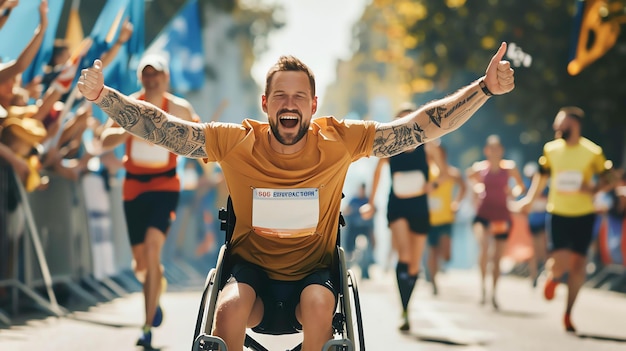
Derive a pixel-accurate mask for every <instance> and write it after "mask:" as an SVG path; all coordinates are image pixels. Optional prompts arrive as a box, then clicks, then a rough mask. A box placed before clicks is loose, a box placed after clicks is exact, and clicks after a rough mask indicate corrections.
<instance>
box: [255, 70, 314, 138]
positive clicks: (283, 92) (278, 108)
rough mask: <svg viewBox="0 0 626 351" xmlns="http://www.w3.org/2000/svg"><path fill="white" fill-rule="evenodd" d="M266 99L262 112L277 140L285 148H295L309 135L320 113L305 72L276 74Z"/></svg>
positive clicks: (263, 102) (262, 102) (263, 99)
mask: <svg viewBox="0 0 626 351" xmlns="http://www.w3.org/2000/svg"><path fill="white" fill-rule="evenodd" d="M268 94H269V95H267V96H265V95H264V96H263V97H262V99H261V105H262V108H263V112H265V113H267V119H268V122H269V124H270V128H271V130H272V134H273V135H274V137H275V138H276V139H277V140H278V141H279V142H280V143H281V144H283V145H294V144H296V143H297V142H298V141H300V140H302V138H303V137H304V136H305V135H306V132H307V130H308V129H309V126H310V124H311V118H312V117H313V114H314V113H315V111H316V110H317V97H315V96H312V95H311V85H310V83H309V78H308V77H307V75H306V73H304V72H300V71H280V72H276V73H275V74H274V77H273V78H272V83H271V86H270V87H269V90H268Z"/></svg>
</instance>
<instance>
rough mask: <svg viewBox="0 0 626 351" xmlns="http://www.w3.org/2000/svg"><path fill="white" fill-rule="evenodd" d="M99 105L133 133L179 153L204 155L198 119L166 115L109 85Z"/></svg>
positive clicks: (202, 130) (203, 139)
mask: <svg viewBox="0 0 626 351" xmlns="http://www.w3.org/2000/svg"><path fill="white" fill-rule="evenodd" d="M98 106H99V107H100V108H101V109H102V110H103V111H104V112H106V113H107V114H108V115H109V117H110V118H111V119H113V120H114V121H115V122H117V123H118V124H119V125H120V127H122V128H124V129H125V130H127V131H128V132H130V133H131V134H133V135H136V136H138V137H140V138H142V139H145V140H147V141H149V142H151V143H154V144H157V145H160V146H163V147H164V148H166V149H168V150H170V151H171V152H173V153H175V154H178V155H181V156H186V157H191V158H204V157H207V153H206V149H205V144H206V143H205V141H206V140H205V138H206V137H205V134H204V127H203V125H202V124H200V123H194V122H189V121H185V120H183V119H180V118H178V117H175V116H172V115H169V114H167V113H166V112H164V111H163V110H161V109H159V108H157V107H155V106H153V105H151V104H149V103H146V102H144V101H139V100H134V99H131V98H129V97H127V96H124V95H122V94H121V93H119V92H118V91H116V90H113V89H110V88H109V89H107V90H106V94H104V96H103V98H102V100H101V101H100V102H99V103H98Z"/></svg>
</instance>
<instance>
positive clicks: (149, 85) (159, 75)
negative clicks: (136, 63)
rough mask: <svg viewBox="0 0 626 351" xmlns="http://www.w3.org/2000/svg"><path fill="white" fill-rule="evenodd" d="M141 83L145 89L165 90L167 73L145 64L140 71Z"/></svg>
mask: <svg viewBox="0 0 626 351" xmlns="http://www.w3.org/2000/svg"><path fill="white" fill-rule="evenodd" d="M141 85H142V86H143V87H144V89H145V90H146V91H155V90H160V91H166V90H167V85H168V77H167V74H166V73H165V72H161V71H157V70H156V69H154V67H152V66H146V68H144V69H143V71H142V72H141Z"/></svg>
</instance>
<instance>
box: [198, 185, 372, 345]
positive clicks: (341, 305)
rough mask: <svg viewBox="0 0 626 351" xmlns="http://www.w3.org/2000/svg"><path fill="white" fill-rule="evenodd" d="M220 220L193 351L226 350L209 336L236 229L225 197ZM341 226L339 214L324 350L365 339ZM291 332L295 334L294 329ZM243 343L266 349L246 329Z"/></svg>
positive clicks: (341, 217) (360, 341)
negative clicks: (219, 241) (334, 296)
mask: <svg viewBox="0 0 626 351" xmlns="http://www.w3.org/2000/svg"><path fill="white" fill-rule="evenodd" d="M218 217H219V219H220V222H221V230H223V231H225V232H226V239H225V243H224V244H223V245H222V247H221V248H220V252H219V256H218V259H217V264H216V267H215V268H212V269H211V270H210V271H209V273H208V274H207V277H206V280H205V283H204V291H203V293H202V298H201V302H200V308H199V311H198V317H197V320H196V328H195V331H194V337H193V338H194V339H193V345H192V351H208V350H221V351H226V350H227V347H226V343H225V342H224V340H222V339H221V338H219V337H217V336H214V335H211V331H212V329H213V322H214V317H215V309H216V305H217V297H218V293H219V287H220V286H221V283H222V280H223V279H225V268H224V267H225V266H226V261H225V260H227V259H228V254H227V252H228V248H229V245H230V239H231V237H232V233H233V231H234V228H235V221H236V216H235V213H234V210H233V207H232V201H231V198H230V197H229V198H228V203H227V208H226V209H225V208H223V207H222V208H220V210H219V216H218ZM342 226H345V221H344V219H343V216H342V215H341V214H340V217H339V227H338V228H337V257H336V259H337V263H338V266H339V267H337V270H338V272H336V273H337V274H336V277H337V279H338V280H339V284H338V290H339V291H338V293H339V296H338V297H339V298H338V302H337V307H336V309H335V315H334V317H333V322H332V328H333V338H332V339H330V340H328V341H327V342H326V344H325V345H324V347H323V349H322V350H324V351H326V350H334V351H353V350H356V351H365V338H364V335H363V320H362V318H361V305H360V300H359V293H358V288H357V281H356V278H355V275H354V273H352V271H351V270H350V269H348V267H347V263H346V257H345V253H344V251H343V249H342V248H341V246H340V245H339V243H340V240H339V234H340V229H341V227H342ZM255 332H257V333H262V334H272V335H286V334H287V333H275V332H272V331H271V330H267V331H263V332H259V331H255ZM293 333H296V331H294V332H293ZM244 346H245V347H246V348H248V349H249V350H254V351H268V349H267V348H265V347H264V346H263V345H261V344H260V343H259V342H258V341H257V340H255V339H254V338H253V337H252V336H251V335H250V333H248V332H246V338H245V341H244ZM301 348H302V343H299V344H298V345H296V346H295V347H294V348H293V349H291V350H288V351H300V350H301Z"/></svg>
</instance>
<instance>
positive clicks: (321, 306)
mask: <svg viewBox="0 0 626 351" xmlns="http://www.w3.org/2000/svg"><path fill="white" fill-rule="evenodd" d="M335 307H336V302H335V296H334V295H333V294H332V293H331V292H330V290H328V289H327V288H326V287H324V286H322V285H317V284H314V285H309V286H307V287H306V288H305V289H304V290H303V291H302V294H301V295H300V304H299V305H298V307H297V308H296V318H297V319H298V321H299V322H300V323H301V324H302V326H303V327H304V328H306V326H307V325H311V324H312V323H317V324H318V325H322V323H324V325H326V324H327V325H328V328H329V329H330V322H331V320H332V317H333V315H334V312H335Z"/></svg>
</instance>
